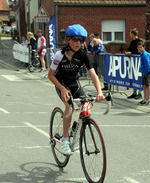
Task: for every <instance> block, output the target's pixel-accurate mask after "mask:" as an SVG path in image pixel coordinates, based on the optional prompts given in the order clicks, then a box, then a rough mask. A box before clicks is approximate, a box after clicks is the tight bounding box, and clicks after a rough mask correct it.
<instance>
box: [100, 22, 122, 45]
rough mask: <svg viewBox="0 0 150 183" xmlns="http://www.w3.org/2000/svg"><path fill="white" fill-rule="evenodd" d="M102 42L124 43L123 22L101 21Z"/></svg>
mask: <svg viewBox="0 0 150 183" xmlns="http://www.w3.org/2000/svg"><path fill="white" fill-rule="evenodd" d="M102 40H103V42H104V43H105V44H107V43H108V42H111V41H116V40H120V41H125V20H103V21H102Z"/></svg>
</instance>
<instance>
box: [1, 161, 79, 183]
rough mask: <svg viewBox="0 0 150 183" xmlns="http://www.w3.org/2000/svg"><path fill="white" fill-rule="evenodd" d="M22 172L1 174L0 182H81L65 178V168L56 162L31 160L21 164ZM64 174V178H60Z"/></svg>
mask: <svg viewBox="0 0 150 183" xmlns="http://www.w3.org/2000/svg"><path fill="white" fill-rule="evenodd" d="M20 170H21V171H20V172H8V173H6V174H0V182H3V183H4V182H6V183H55V182H59V183H81V182H77V181H70V180H65V179H63V177H65V173H67V172H65V171H64V169H62V168H59V167H58V166H57V165H55V164H51V163H45V162H44V163H43V162H29V163H24V164H22V165H21V166H20ZM60 176H62V178H60Z"/></svg>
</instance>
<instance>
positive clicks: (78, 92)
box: [56, 80, 85, 99]
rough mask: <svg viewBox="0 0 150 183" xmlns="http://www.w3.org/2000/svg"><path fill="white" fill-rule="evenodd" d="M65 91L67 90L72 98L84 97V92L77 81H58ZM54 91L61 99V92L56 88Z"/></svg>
mask: <svg viewBox="0 0 150 183" xmlns="http://www.w3.org/2000/svg"><path fill="white" fill-rule="evenodd" d="M59 82H60V83H61V84H62V85H63V86H64V87H65V88H66V89H67V90H69V91H70V92H71V94H72V96H73V98H74V99H75V98H79V97H80V96H85V92H84V91H83V88H82V87H81V84H80V82H79V81H78V80H75V81H71V82H64V81H63V80H62V81H59ZM56 91H57V93H58V95H59V97H60V98H61V91H60V90H59V89H58V88H57V87H56Z"/></svg>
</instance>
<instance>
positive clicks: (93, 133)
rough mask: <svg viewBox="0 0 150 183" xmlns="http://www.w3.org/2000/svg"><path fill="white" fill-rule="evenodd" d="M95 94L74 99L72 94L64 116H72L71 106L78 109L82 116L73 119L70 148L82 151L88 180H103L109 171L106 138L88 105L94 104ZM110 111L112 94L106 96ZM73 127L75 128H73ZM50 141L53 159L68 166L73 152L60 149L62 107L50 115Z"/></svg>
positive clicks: (91, 181) (83, 166) (81, 154)
mask: <svg viewBox="0 0 150 183" xmlns="http://www.w3.org/2000/svg"><path fill="white" fill-rule="evenodd" d="M95 100H96V97H94V96H92V95H90V96H88V97H80V98H78V99H73V98H72V97H70V99H69V101H68V103H69V106H70V107H69V113H68V114H67V115H66V116H65V117H66V118H69V116H70V115H71V113H72V110H76V111H77V110H79V111H80V114H79V119H78V121H74V122H73V124H72V125H71V127H70V130H69V138H70V148H71V151H72V153H73V152H74V151H77V150H79V151H80V160H81V165H82V168H83V172H84V174H85V177H86V179H87V181H88V182H89V183H103V181H104V178H105V173H106V149H105V144H104V139H103V136H102V133H101V131H100V128H99V126H98V124H97V123H96V122H95V121H94V120H93V119H92V118H90V117H89V116H88V112H87V111H88V109H89V108H92V106H93V103H94V101H95ZM105 100H106V101H107V103H108V105H107V109H106V111H105V112H104V114H107V113H108V112H109V108H110V105H111V94H110V93H109V94H107V96H106V97H105ZM73 129H74V130H73ZM49 134H50V144H51V148H52V152H53V155H54V159H55V161H56V163H57V164H58V166H59V167H62V168H63V167H65V166H66V165H67V163H68V161H69V158H70V155H64V154H62V152H61V139H62V137H63V111H62V110H61V108H59V107H56V108H54V109H53V111H52V113H51V117H50V133H49Z"/></svg>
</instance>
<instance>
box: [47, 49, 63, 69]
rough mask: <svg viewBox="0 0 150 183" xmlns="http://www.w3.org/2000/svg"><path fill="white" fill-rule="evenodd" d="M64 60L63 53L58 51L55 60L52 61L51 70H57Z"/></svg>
mask: <svg viewBox="0 0 150 183" xmlns="http://www.w3.org/2000/svg"><path fill="white" fill-rule="evenodd" d="M62 58H63V54H62V53H61V51H57V52H56V54H55V56H54V59H53V60H52V63H51V66H50V68H51V69H52V70H56V69H57V67H58V65H59V63H60V62H61V60H62Z"/></svg>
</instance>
